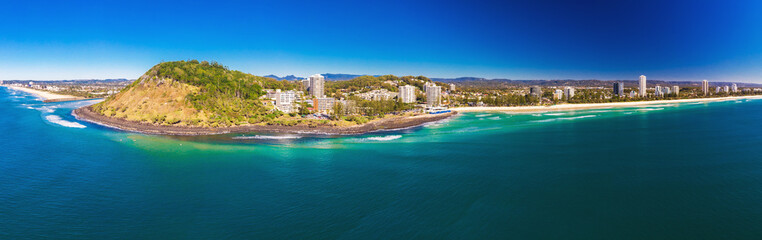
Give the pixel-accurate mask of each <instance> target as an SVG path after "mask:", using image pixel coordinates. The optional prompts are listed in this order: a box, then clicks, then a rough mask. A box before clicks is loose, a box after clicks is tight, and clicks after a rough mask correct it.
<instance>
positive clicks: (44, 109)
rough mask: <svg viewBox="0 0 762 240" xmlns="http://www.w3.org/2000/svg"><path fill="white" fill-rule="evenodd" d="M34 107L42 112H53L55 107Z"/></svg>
mask: <svg viewBox="0 0 762 240" xmlns="http://www.w3.org/2000/svg"><path fill="white" fill-rule="evenodd" d="M36 109H37V110H38V111H40V112H44V113H53V112H55V111H56V107H48V106H44V107H41V108H36Z"/></svg>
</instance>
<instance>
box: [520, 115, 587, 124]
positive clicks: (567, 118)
mask: <svg viewBox="0 0 762 240" xmlns="http://www.w3.org/2000/svg"><path fill="white" fill-rule="evenodd" d="M597 116H598V115H584V116H576V117H565V118H551V119H543V120H535V121H531V122H536V123H544V122H552V121H557V120H574V119H581V118H591V117H597Z"/></svg>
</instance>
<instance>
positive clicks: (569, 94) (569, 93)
mask: <svg viewBox="0 0 762 240" xmlns="http://www.w3.org/2000/svg"><path fill="white" fill-rule="evenodd" d="M564 90H565V91H566V94H565V95H566V100H569V99H571V98H573V97H574V88H573V87H566V89H564Z"/></svg>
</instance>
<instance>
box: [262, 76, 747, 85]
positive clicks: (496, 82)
mask: <svg viewBox="0 0 762 240" xmlns="http://www.w3.org/2000/svg"><path fill="white" fill-rule="evenodd" d="M321 75H323V76H324V77H325V79H326V80H327V81H343V80H350V79H353V78H356V77H360V76H365V75H362V74H342V73H324V74H321ZM373 76H375V77H378V76H381V75H373ZM265 77H269V78H274V79H278V80H291V81H293V80H300V79H304V77H296V76H294V75H288V76H285V77H278V76H276V75H267V76H265ZM431 80H433V81H437V82H444V83H456V84H457V83H462V84H469V85H470V84H477V85H481V84H484V85H505V86H573V87H581V86H585V87H611V85H612V84H613V83H614V82H623V83H624V85H625V86H626V87H637V86H638V81H637V80H594V79H590V80H573V79H565V80H513V79H504V78H497V79H487V78H478V77H459V78H431ZM733 83H736V84H737V85H738V87H762V84H758V83H742V82H709V85H710V86H725V85H731V84H733ZM657 84H658V85H661V86H673V85H678V86H701V82H700V81H666V80H648V85H649V86H653V85H657Z"/></svg>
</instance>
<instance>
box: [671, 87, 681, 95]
mask: <svg viewBox="0 0 762 240" xmlns="http://www.w3.org/2000/svg"><path fill="white" fill-rule="evenodd" d="M672 93H674V94H675V96H677V95H680V87H679V86H672Z"/></svg>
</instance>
